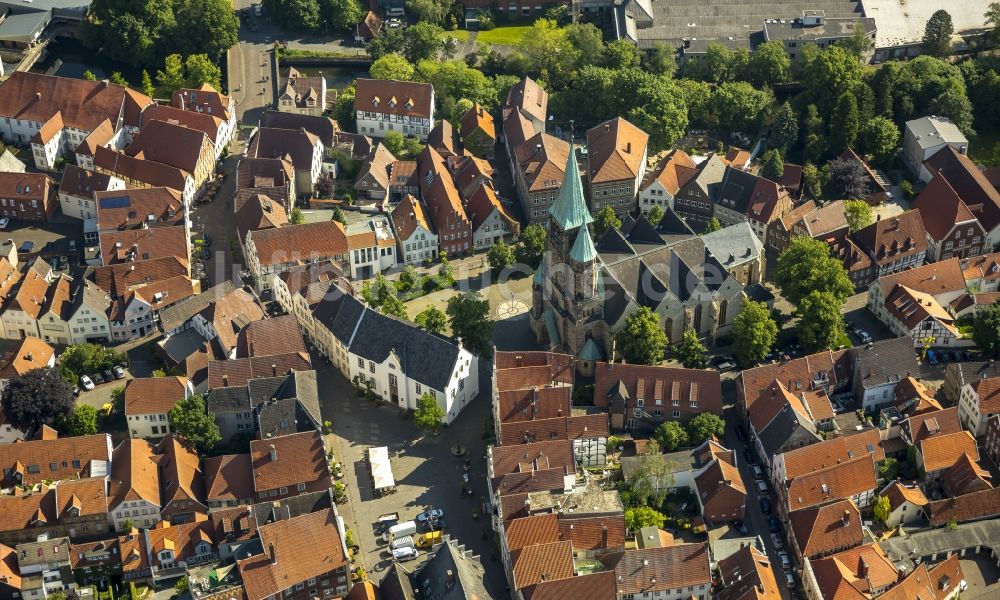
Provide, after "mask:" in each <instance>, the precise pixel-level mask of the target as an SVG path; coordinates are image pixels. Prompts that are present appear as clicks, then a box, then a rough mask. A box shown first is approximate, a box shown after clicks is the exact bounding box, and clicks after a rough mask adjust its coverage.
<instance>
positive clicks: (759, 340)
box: [733, 300, 778, 367]
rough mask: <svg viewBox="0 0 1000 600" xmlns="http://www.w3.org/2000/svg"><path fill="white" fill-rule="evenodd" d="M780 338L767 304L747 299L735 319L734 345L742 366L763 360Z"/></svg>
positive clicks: (737, 358)
mask: <svg viewBox="0 0 1000 600" xmlns="http://www.w3.org/2000/svg"><path fill="white" fill-rule="evenodd" d="M777 339H778V324H777V323H775V322H774V319H773V318H771V311H770V310H769V309H768V308H767V304H764V303H763V302H754V301H753V300H745V301H744V302H743V308H741V309H740V312H739V314H738V315H736V319H734V320H733V345H734V353H735V354H736V360H737V361H739V363H740V366H742V367H749V366H751V365H753V364H754V363H757V362H759V361H761V360H762V359H763V358H764V357H765V356H767V353H768V352H770V351H771V348H772V347H773V346H774V342H775V341H777Z"/></svg>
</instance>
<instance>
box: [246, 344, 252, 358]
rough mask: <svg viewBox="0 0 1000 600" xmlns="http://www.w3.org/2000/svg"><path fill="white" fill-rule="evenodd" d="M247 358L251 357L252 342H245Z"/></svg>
mask: <svg viewBox="0 0 1000 600" xmlns="http://www.w3.org/2000/svg"><path fill="white" fill-rule="evenodd" d="M247 356H250V357H251V358H252V357H253V340H249V341H247Z"/></svg>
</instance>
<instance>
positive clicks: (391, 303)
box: [379, 293, 410, 319]
mask: <svg viewBox="0 0 1000 600" xmlns="http://www.w3.org/2000/svg"><path fill="white" fill-rule="evenodd" d="M379 310H381V311H382V314H384V315H390V316H393V317H396V318H398V319H409V318H410V317H409V316H408V315H407V314H406V306H404V305H403V301H402V300H400V299H399V296H397V295H396V294H395V293H392V294H389V295H388V296H386V298H385V301H384V302H383V303H382V305H381V306H379Z"/></svg>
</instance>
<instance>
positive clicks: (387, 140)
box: [382, 131, 404, 157]
mask: <svg viewBox="0 0 1000 600" xmlns="http://www.w3.org/2000/svg"><path fill="white" fill-rule="evenodd" d="M382 144H383V145H384V146H385V149H386V150H388V151H389V152H391V153H392V155H393V156H396V157H399V156H400V155H401V154H403V150H404V138H403V134H402V133H400V132H399V131H388V132H386V134H385V137H384V138H382Z"/></svg>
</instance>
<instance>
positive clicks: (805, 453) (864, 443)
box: [782, 428, 885, 481]
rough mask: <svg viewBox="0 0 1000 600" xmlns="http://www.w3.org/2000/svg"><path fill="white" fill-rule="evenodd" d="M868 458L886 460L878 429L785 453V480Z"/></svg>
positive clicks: (839, 437)
mask: <svg viewBox="0 0 1000 600" xmlns="http://www.w3.org/2000/svg"><path fill="white" fill-rule="evenodd" d="M865 454H871V455H872V456H873V457H874V459H875V460H876V461H881V460H883V459H885V451H884V450H883V449H882V443H881V441H880V439H879V432H878V429H875V428H871V429H867V430H865V431H862V432H860V433H855V434H853V435H843V436H838V437H835V438H831V439H828V440H825V441H822V442H818V443H816V444H810V445H809V446H805V447H802V448H796V449H794V450H789V451H788V452H785V453H784V454H783V455H782V456H783V457H784V463H785V480H786V481H787V480H792V479H795V478H796V477H799V476H801V475H806V474H808V473H812V472H814V471H818V470H819V469H825V468H827V467H832V466H834V465H836V464H839V463H841V462H843V461H846V460H850V459H852V458H855V457H858V456H863V455H865Z"/></svg>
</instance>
